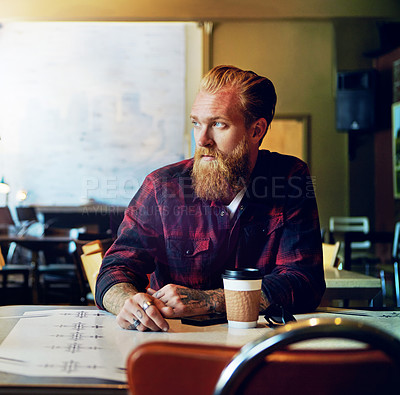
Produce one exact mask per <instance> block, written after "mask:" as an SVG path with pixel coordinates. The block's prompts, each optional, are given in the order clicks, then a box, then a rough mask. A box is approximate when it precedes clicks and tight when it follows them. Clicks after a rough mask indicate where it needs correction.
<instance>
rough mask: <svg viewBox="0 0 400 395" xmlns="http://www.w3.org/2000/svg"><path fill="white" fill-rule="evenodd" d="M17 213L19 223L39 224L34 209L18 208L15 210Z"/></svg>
mask: <svg viewBox="0 0 400 395" xmlns="http://www.w3.org/2000/svg"><path fill="white" fill-rule="evenodd" d="M15 210H16V212H17V217H18V221H20V222H31V221H34V222H37V221H38V218H37V216H36V210H35V208H34V207H23V206H18V207H16V208H15Z"/></svg>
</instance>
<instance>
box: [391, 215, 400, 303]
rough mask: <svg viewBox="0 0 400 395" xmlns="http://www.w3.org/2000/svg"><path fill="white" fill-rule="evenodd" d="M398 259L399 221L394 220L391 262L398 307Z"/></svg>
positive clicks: (399, 291) (399, 252)
mask: <svg viewBox="0 0 400 395" xmlns="http://www.w3.org/2000/svg"><path fill="white" fill-rule="evenodd" d="M399 259H400V222H396V225H395V228H394V239H393V250H392V262H393V272H394V290H395V298H396V306H397V307H400V280H399Z"/></svg>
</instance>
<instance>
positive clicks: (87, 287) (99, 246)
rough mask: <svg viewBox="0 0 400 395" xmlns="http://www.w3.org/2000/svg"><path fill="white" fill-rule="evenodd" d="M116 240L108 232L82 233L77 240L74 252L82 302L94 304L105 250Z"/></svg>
mask: <svg viewBox="0 0 400 395" xmlns="http://www.w3.org/2000/svg"><path fill="white" fill-rule="evenodd" d="M113 242H114V238H112V237H110V235H109V234H108V233H106V234H99V233H81V234H79V236H78V239H77V240H75V246H76V248H75V252H74V254H73V258H74V263H75V266H76V272H77V276H78V283H79V289H80V301H81V303H82V304H88V305H93V304H94V290H95V282H96V278H97V274H98V272H99V269H100V265H101V263H102V260H103V256H104V254H105V252H106V251H107V250H108V249H109V248H110V246H111V244H112V243H113Z"/></svg>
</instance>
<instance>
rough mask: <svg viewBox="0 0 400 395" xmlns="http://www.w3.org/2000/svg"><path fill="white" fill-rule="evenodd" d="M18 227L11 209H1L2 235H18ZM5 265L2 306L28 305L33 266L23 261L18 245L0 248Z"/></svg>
mask: <svg viewBox="0 0 400 395" xmlns="http://www.w3.org/2000/svg"><path fill="white" fill-rule="evenodd" d="M17 231H18V227H17V226H16V224H15V222H14V219H13V217H12V215H11V211H10V209H9V207H7V206H5V207H0V234H4V235H8V234H9V233H17ZM0 247H1V248H0V253H2V257H3V261H4V264H3V265H2V266H0V269H1V270H0V277H1V299H0V304H3V305H6V304H20V303H23V304H27V303H30V302H31V291H30V282H29V280H30V276H31V274H32V264H31V261H30V260H25V259H22V255H21V254H19V252H21V250H20V249H19V248H18V246H17V244H16V243H14V242H12V243H3V244H2V245H1V246H0Z"/></svg>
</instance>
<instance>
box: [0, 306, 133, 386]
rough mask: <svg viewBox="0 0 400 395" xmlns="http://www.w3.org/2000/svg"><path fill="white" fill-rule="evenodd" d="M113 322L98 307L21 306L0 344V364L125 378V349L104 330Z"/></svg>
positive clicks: (20, 370) (24, 370) (8, 368)
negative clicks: (39, 308) (25, 308)
mask: <svg viewBox="0 0 400 395" xmlns="http://www.w3.org/2000/svg"><path fill="white" fill-rule="evenodd" d="M10 318H12V317H10ZM116 326H117V324H116V322H115V317H114V316H112V315H110V314H108V313H106V312H103V311H96V310H42V311H31V312H26V313H24V315H23V316H21V318H20V320H19V321H18V323H17V324H16V325H15V327H14V328H13V329H12V331H11V332H10V333H9V335H8V336H7V337H6V338H5V340H4V341H3V343H2V344H1V345H0V370H1V371H5V372H9V373H14V374H21V375H28V376H58V377H92V378H100V379H106V380H114V381H121V382H126V372H125V359H126V355H124V353H121V352H120V351H119V350H118V348H117V349H116V346H115V341H114V342H111V341H110V340H112V338H113V337H112V336H111V339H110V336H107V335H106V334H107V332H109V331H110V330H111V331H115V330H118V328H116Z"/></svg>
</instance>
